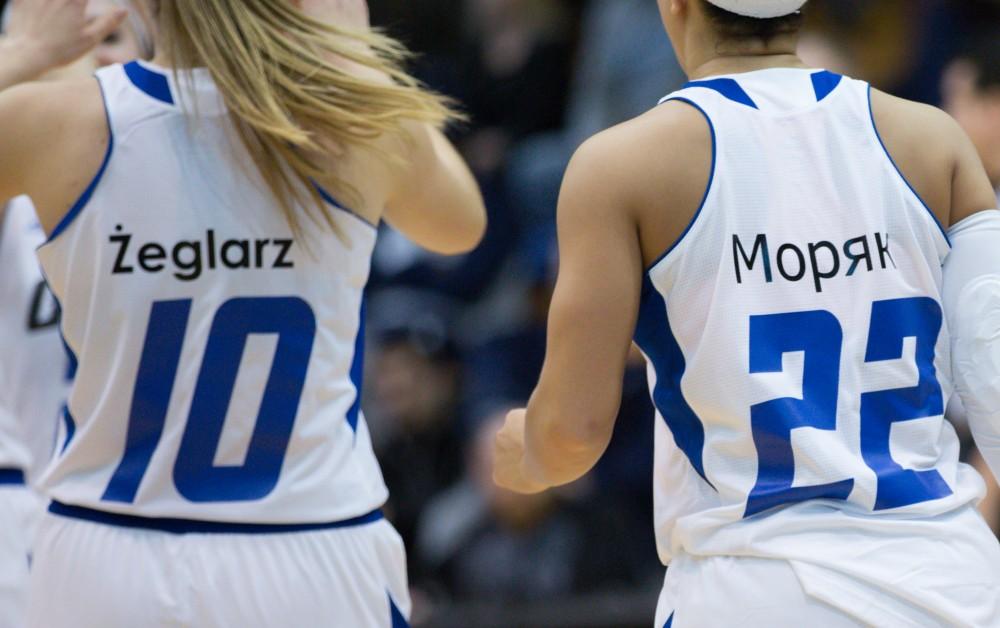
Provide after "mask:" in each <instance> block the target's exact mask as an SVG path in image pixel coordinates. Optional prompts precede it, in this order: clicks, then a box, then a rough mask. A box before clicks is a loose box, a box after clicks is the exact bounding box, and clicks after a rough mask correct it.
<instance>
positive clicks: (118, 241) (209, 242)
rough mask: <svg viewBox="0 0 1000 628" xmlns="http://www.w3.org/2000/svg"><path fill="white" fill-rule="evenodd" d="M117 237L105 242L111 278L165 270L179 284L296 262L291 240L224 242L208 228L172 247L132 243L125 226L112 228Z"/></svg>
mask: <svg viewBox="0 0 1000 628" xmlns="http://www.w3.org/2000/svg"><path fill="white" fill-rule="evenodd" d="M115 231H116V232H117V234H116V235H111V236H109V237H108V242H109V243H110V244H111V245H112V246H113V247H116V248H117V250H116V251H115V255H114V265H113V267H112V270H111V274H113V275H130V274H132V273H134V272H136V271H137V270H138V271H142V272H147V273H154V274H155V273H160V272H163V271H166V270H168V268H167V267H168V265H172V268H170V269H169V272H171V274H173V276H174V277H176V278H177V279H179V280H181V281H194V280H195V279H198V278H199V277H201V275H202V273H203V272H204V271H205V270H216V269H226V270H240V269H263V268H269V269H291V268H295V261H294V260H293V259H291V257H290V254H291V250H292V246H293V245H294V244H295V241H294V240H292V239H290V238H266V239H252V240H251V239H238V238H233V239H227V240H221V242H220V240H219V239H218V238H216V234H215V231H214V230H212V229H209V230H207V231H206V232H205V237H204V239H199V240H181V241H179V242H175V243H173V244H172V245H164V244H160V243H159V242H144V243H141V244H139V243H133V242H132V238H133V234H131V233H124V227H123V226H122V225H117V226H116V227H115Z"/></svg>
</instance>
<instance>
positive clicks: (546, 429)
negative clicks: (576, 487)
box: [524, 389, 614, 487]
mask: <svg viewBox="0 0 1000 628" xmlns="http://www.w3.org/2000/svg"><path fill="white" fill-rule="evenodd" d="M569 405H570V404H560V403H559V402H558V400H553V399H550V398H547V397H546V396H545V395H544V391H543V390H541V389H540V390H539V391H537V392H536V394H535V395H534V396H533V397H532V400H531V403H530V404H529V405H528V415H527V419H526V424H525V449H524V470H525V476H526V477H528V478H529V479H531V480H532V481H534V482H537V483H538V484H539V485H542V486H544V487H552V486H562V485H563V484H569V483H570V482H573V481H576V480H578V479H580V478H581V477H583V476H584V475H585V474H586V473H587V472H588V471H590V470H591V469H592V468H593V467H594V465H595V464H597V461H598V460H600V458H601V456H602V455H603V454H604V451H605V450H606V449H607V447H608V443H609V442H610V441H611V434H612V431H613V426H614V414H612V415H611V418H610V419H609V418H608V417H607V416H605V415H606V414H607V412H601V411H600V410H597V409H595V408H591V409H590V411H589V413H581V412H579V411H576V410H570V409H569V408H568V406H569Z"/></svg>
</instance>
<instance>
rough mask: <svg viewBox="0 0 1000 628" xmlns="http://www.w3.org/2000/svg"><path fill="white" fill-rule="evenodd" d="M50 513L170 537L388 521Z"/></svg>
mask: <svg viewBox="0 0 1000 628" xmlns="http://www.w3.org/2000/svg"><path fill="white" fill-rule="evenodd" d="M49 512H50V513H52V514H53V515H58V516H60V517H69V518H71V519H82V520H84V521H90V522H92V523H102V524H105V525H111V526H117V527H119V528H139V529H144V530H156V531H159V532H168V533H170V534H287V533H289V532H313V531H319V530H335V529H337V528H351V527H355V526H361V525H365V524H369V523H375V522H376V521H381V520H382V519H384V518H385V517H384V516H383V515H382V511H381V510H373V511H371V512H369V513H367V514H364V515H361V516H360V517H354V518H352V519H343V520H341V521H329V522H326V523H273V524H272V523H225V522H221V521H199V520H196V519H170V518H162V517H140V516H137V515H123V514H119V513H113V512H106V511H104V510H94V509H92V508H84V507H82V506H70V505H68V504H63V503H61V502H57V501H55V500H53V501H52V503H51V504H49Z"/></svg>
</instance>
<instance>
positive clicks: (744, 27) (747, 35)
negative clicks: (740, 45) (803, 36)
mask: <svg viewBox="0 0 1000 628" xmlns="http://www.w3.org/2000/svg"><path fill="white" fill-rule="evenodd" d="M701 4H702V6H703V7H704V8H705V14H706V15H707V16H708V18H709V20H711V22H712V24H713V25H714V26H715V28H716V30H718V32H719V34H720V35H722V37H724V38H725V39H763V40H764V41H770V40H772V39H774V38H775V37H778V36H779V35H790V34H792V33H796V32H798V31H799V29H800V28H802V22H803V19H804V18H803V16H802V11H796V12H795V13H791V14H789V15H784V16H782V17H774V18H770V19H760V18H756V17H747V16H745V15H738V14H736V13H733V12H732V11H726V10H725V9H721V8H719V7H717V6H715V5H714V4H712V3H711V2H709V1H708V0H701Z"/></svg>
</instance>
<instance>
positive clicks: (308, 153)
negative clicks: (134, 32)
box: [153, 0, 459, 232]
mask: <svg viewBox="0 0 1000 628" xmlns="http://www.w3.org/2000/svg"><path fill="white" fill-rule="evenodd" d="M153 6H154V11H155V13H156V22H157V26H158V45H163V46H165V51H166V52H167V54H168V56H169V58H170V60H171V62H172V64H173V66H174V67H175V68H189V67H205V68H207V69H208V71H209V73H210V74H211V76H212V79H213V80H214V82H215V84H216V85H217V87H218V89H219V91H220V93H221V95H222V98H223V100H224V101H225V104H226V106H227V107H228V109H229V111H230V113H231V115H232V117H233V120H234V122H235V126H236V130H237V133H238V134H239V137H240V139H241V140H242V142H243V144H244V146H245V147H246V149H247V150H248V151H249V153H250V155H251V157H252V158H253V162H254V164H255V165H256V167H257V169H258V170H259V171H260V174H261V175H262V176H263V178H264V181H265V183H266V184H267V187H268V188H269V189H270V190H271V191H272V192H273V194H274V196H275V198H276V200H277V201H278V203H279V205H280V207H281V209H282V211H283V212H284V213H285V215H286V217H287V218H288V221H289V224H290V225H291V227H292V228H293V230H295V231H296V232H300V231H301V220H300V218H301V217H300V216H298V215H297V212H296V210H295V208H296V207H302V208H304V209H305V211H306V214H307V215H308V216H309V217H311V218H319V219H320V220H321V221H322V222H324V223H325V224H326V225H327V226H328V227H330V228H331V229H333V230H335V227H334V223H333V220H332V215H331V213H330V211H331V210H330V208H329V207H328V206H327V205H326V204H325V203H324V202H323V199H322V196H321V194H320V190H319V189H317V185H319V184H322V185H323V186H324V187H326V188H327V189H329V190H330V191H331V192H333V194H334V195H335V196H337V197H338V198H341V199H343V200H345V201H346V202H347V204H348V205H349V206H356V204H357V203H359V202H360V200H361V199H360V195H359V194H358V192H357V190H356V189H355V188H354V187H353V186H352V185H351V184H350V183H349V182H348V181H345V180H343V179H342V178H339V177H337V176H336V174H334V173H331V172H328V171H327V170H326V169H324V168H322V167H321V166H320V164H319V163H318V162H317V160H316V159H315V158H314V157H313V155H317V154H321V153H323V152H329V149H330V147H331V143H332V145H333V146H336V147H337V148H338V149H344V150H346V149H350V148H371V149H374V150H376V151H377V152H379V153H381V154H380V156H381V157H384V158H388V159H393V158H394V156H392V155H388V154H385V152H384V150H380V149H379V148H378V147H377V146H376V145H375V142H376V140H377V139H378V138H380V137H381V136H383V135H385V134H402V132H403V124H404V123H405V122H407V121H410V120H415V121H423V122H429V123H432V124H435V125H438V126H443V125H444V124H446V123H447V122H449V121H451V120H454V119H456V118H458V117H459V116H458V115H457V114H456V113H455V112H454V110H453V109H452V108H451V106H450V103H449V101H448V100H447V99H445V98H443V97H441V96H439V95H437V94H434V93H432V92H430V91H428V90H427V89H425V88H424V87H423V86H422V85H421V84H420V83H419V82H418V81H417V80H416V79H414V78H413V77H412V76H410V75H409V74H407V73H406V72H405V71H404V70H403V62H404V61H405V60H406V59H407V58H408V52H407V51H406V49H405V48H404V47H403V46H402V45H401V44H400V43H399V42H397V41H395V40H394V39H392V38H390V37H388V36H386V35H383V34H381V33H379V32H377V31H374V30H368V29H365V30H351V29H347V28H340V27H338V26H335V25H330V24H325V23H323V22H320V21H317V20H315V19H313V18H311V17H309V16H307V15H305V14H304V13H302V12H301V11H300V10H298V9H297V8H296V7H295V6H294V5H293V3H292V1H291V0H166V1H164V2H156V3H155V4H154V5H153ZM344 62H348V63H353V64H357V65H360V66H362V67H363V68H366V69H368V70H370V71H369V72H364V75H362V73H360V72H359V73H357V74H355V73H351V72H350V71H349V70H347V69H345V68H344V67H342V64H343V63H344ZM338 63H339V64H341V65H338ZM395 158H396V159H398V157H395Z"/></svg>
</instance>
